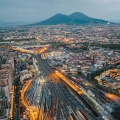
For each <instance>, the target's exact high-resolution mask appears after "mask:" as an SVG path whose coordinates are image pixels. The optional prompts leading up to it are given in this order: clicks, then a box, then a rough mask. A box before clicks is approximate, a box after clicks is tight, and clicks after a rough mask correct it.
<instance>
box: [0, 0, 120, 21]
mask: <svg viewBox="0 0 120 120" xmlns="http://www.w3.org/2000/svg"><path fill="white" fill-rule="evenodd" d="M119 4H120V1H119V0H97V1H96V0H84V1H81V0H74V1H73V0H65V1H64V0H51V1H47V0H34V1H33V0H26V1H23V0H21V1H18V0H11V1H7V0H1V1H0V20H2V21H6V22H15V21H26V22H33V21H42V20H45V19H47V18H49V17H51V16H53V15H55V14H57V13H62V14H66V15H69V14H71V13H73V12H82V13H84V14H86V15H87V16H89V17H92V18H99V19H104V20H109V21H110V20H120V16H119V13H120V8H119Z"/></svg>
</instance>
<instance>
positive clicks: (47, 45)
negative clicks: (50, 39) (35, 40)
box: [12, 44, 50, 48]
mask: <svg viewBox="0 0 120 120" xmlns="http://www.w3.org/2000/svg"><path fill="white" fill-rule="evenodd" d="M49 46H50V45H49V44H45V45H37V44H36V45H12V47H19V48H29V47H49Z"/></svg>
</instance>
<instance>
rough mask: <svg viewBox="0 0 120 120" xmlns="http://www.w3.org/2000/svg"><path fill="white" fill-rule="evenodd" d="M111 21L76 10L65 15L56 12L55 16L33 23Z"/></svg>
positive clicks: (95, 22)
mask: <svg viewBox="0 0 120 120" xmlns="http://www.w3.org/2000/svg"><path fill="white" fill-rule="evenodd" d="M108 22H109V21H106V20H102V19H96V18H91V17H89V16H87V15H85V14H83V13H81V12H74V13H72V14H70V15H64V14H61V13H58V14H55V15H54V16H52V17H50V18H48V19H46V20H43V21H41V22H38V23H35V24H32V25H57V24H70V25H71V24H89V23H93V24H102V23H103V24H107V23H108Z"/></svg>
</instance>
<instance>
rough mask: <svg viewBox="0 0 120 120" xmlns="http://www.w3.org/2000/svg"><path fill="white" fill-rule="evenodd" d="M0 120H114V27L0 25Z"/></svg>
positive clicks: (119, 105) (80, 18) (119, 26)
mask: <svg viewBox="0 0 120 120" xmlns="http://www.w3.org/2000/svg"><path fill="white" fill-rule="evenodd" d="M0 120H120V23H115V22H112V21H109V20H102V19H97V18H92V17H89V16H87V15H85V14H83V13H81V12H74V13H72V14H69V15H65V14H61V13H58V14H55V15H54V16H52V17H49V18H47V19H46V20H43V21H40V22H34V23H28V24H22V23H21V24H17V23H16V24H13V23H12V24H11V25H8V24H6V25H5V26H4V24H2V26H1V24H0Z"/></svg>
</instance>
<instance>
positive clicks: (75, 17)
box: [69, 12, 90, 20]
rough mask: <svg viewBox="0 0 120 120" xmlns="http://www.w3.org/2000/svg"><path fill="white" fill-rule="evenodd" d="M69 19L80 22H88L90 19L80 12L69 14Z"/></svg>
mask: <svg viewBox="0 0 120 120" xmlns="http://www.w3.org/2000/svg"><path fill="white" fill-rule="evenodd" d="M69 17H70V18H72V19H81V20H89V19H90V17H88V16H87V15H85V14H83V13H81V12H74V13H72V14H70V15H69Z"/></svg>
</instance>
